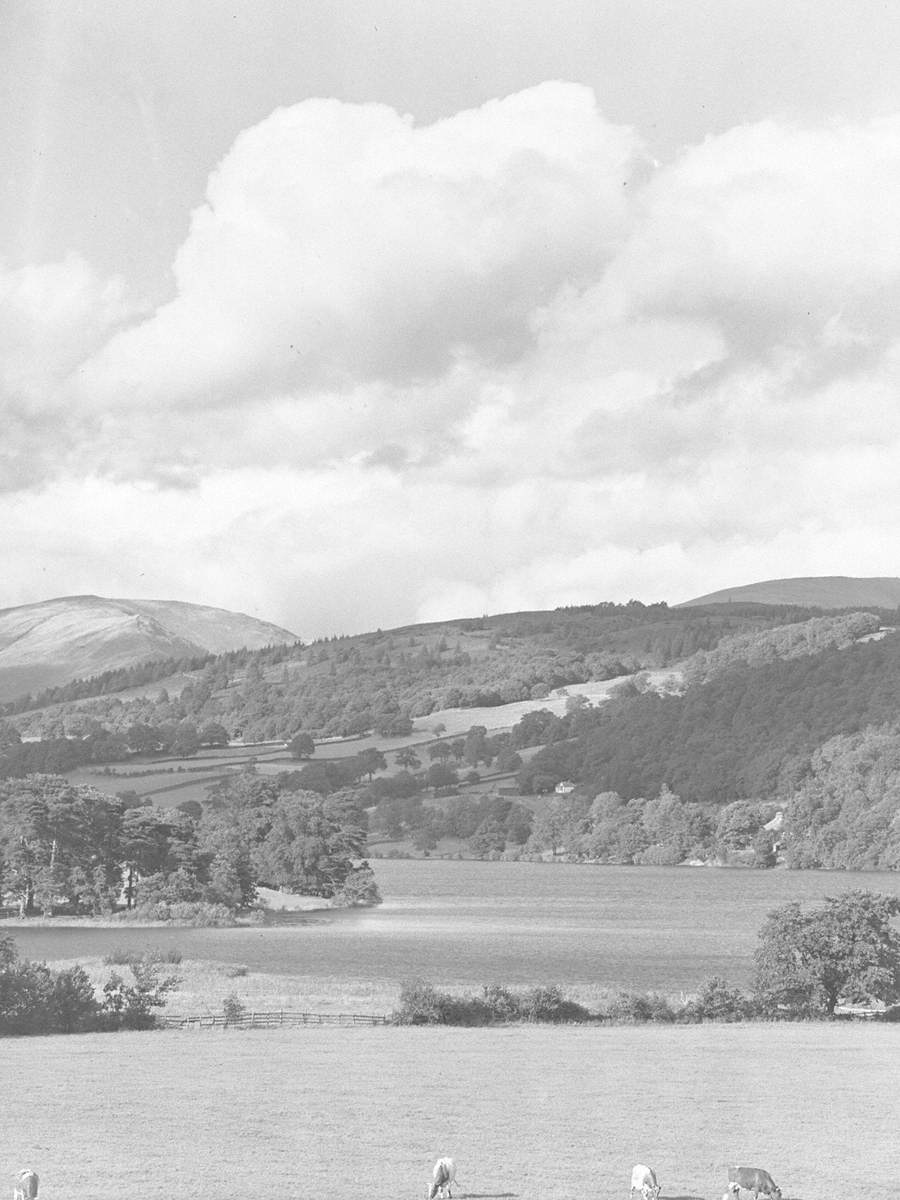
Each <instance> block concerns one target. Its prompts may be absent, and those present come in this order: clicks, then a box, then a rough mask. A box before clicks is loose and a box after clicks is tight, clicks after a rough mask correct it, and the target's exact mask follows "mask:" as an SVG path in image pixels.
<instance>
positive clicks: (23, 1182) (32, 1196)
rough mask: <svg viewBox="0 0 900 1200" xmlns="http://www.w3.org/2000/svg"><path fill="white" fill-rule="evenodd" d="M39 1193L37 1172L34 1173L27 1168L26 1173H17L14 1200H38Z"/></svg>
mask: <svg viewBox="0 0 900 1200" xmlns="http://www.w3.org/2000/svg"><path fill="white" fill-rule="evenodd" d="M37 1192H38V1177H37V1172H35V1171H32V1170H31V1168H30V1167H26V1168H25V1170H24V1171H19V1172H17V1174H16V1186H15V1189H14V1191H13V1200H36V1198H37Z"/></svg>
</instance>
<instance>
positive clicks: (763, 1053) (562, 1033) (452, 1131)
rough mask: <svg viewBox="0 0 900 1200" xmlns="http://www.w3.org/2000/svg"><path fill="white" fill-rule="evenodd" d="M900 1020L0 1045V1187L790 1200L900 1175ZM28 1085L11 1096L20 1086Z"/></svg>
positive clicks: (200, 1034)
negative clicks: (449, 1175)
mask: <svg viewBox="0 0 900 1200" xmlns="http://www.w3.org/2000/svg"><path fill="white" fill-rule="evenodd" d="M898 1054H900V1029H898V1028H895V1027H889V1026H873V1025H865V1026H863V1025H844V1024H830V1025H825V1024H823V1025H784V1026H771V1025H765V1026H759V1025H747V1026H702V1027H677V1028H660V1027H643V1028H633V1027H616V1028H602V1027H600V1028H598V1027H587V1028H585V1027H581V1028H579V1027H565V1028H548V1027H535V1026H515V1027H505V1028H500V1029H474V1030H472V1029H433V1028H432V1029H429V1028H412V1029H411V1028H396V1027H387V1028H377V1029H330V1028H316V1029H310V1028H305V1029H295V1030H274V1031H272V1032H260V1031H257V1032H250V1031H235V1030H232V1031H198V1030H189V1031H177V1032H176V1031H172V1032H164V1033H148V1034H131V1033H122V1034H107V1035H102V1034H101V1035H95V1034H90V1035H84V1036H70V1037H48V1038H23V1039H7V1040H5V1041H3V1042H0V1070H2V1072H3V1078H4V1079H6V1080H7V1081H9V1083H10V1084H12V1083H13V1081H18V1086H16V1087H15V1103H8V1104H6V1105H4V1106H3V1107H2V1109H0V1174H2V1175H3V1176H5V1177H6V1178H9V1176H10V1174H11V1173H12V1171H13V1170H15V1169H16V1168H18V1167H20V1166H23V1165H25V1164H30V1165H32V1166H34V1167H35V1169H37V1170H38V1172H39V1173H40V1175H41V1196H42V1197H46V1200H57V1197H60V1198H61V1197H63V1196H66V1197H69V1196H75V1197H77V1198H78V1200H101V1197H103V1198H105V1197H106V1196H108V1195H110V1194H114V1195H124V1196H132V1197H137V1198H139V1200H169V1197H171V1196H173V1195H177V1194H182V1193H184V1191H185V1189H186V1188H189V1189H190V1191H191V1193H192V1194H194V1195H197V1196H198V1197H200V1200H232V1198H234V1200H237V1198H238V1197H241V1200H243V1197H245V1196H246V1195H247V1193H248V1192H250V1191H259V1190H260V1188H261V1187H263V1186H264V1188H265V1191H266V1193H267V1194H272V1195H276V1196H278V1197H280V1198H283V1200H300V1198H301V1197H309V1196H312V1197H315V1198H316V1200H344V1198H345V1197H346V1196H347V1195H348V1194H349V1193H351V1192H353V1193H356V1194H358V1193H359V1192H360V1191H361V1190H362V1189H365V1190H366V1191H368V1192H373V1193H376V1194H380V1195H385V1196H387V1197H388V1198H389V1200H394V1198H396V1200H401V1198H403V1197H408V1198H410V1200H415V1198H421V1197H424V1194H425V1184H426V1180H427V1178H428V1175H429V1172H430V1168H431V1164H432V1163H433V1161H434V1159H435V1158H436V1157H437V1156H438V1155H439V1154H445V1153H449V1154H453V1155H454V1157H455V1158H456V1160H457V1163H458V1167H459V1184H458V1189H457V1190H456V1191H455V1193H454V1196H455V1198H457V1200H463V1198H465V1197H469V1198H470V1200H476V1198H477V1200H500V1198H504V1197H505V1198H508V1200H571V1198H572V1197H575V1196H588V1197H593V1198H595V1200H601V1198H602V1200H626V1197H627V1189H628V1183H629V1179H630V1171H631V1167H632V1164H633V1163H635V1162H648V1163H650V1164H651V1165H652V1166H653V1167H655V1169H656V1171H657V1175H658V1177H659V1180H660V1183H661V1185H662V1195H663V1197H664V1200H688V1198H703V1200H708V1198H713V1197H719V1196H720V1195H721V1194H722V1192H723V1190H724V1185H725V1179H726V1165H727V1164H728V1163H729V1162H740V1163H743V1164H750V1165H758V1166H762V1167H765V1168H767V1169H768V1170H770V1171H771V1172H772V1174H773V1175H774V1177H775V1179H776V1181H777V1182H778V1183H779V1184H780V1185H781V1187H782V1189H783V1192H784V1196H785V1198H786V1200H816V1198H817V1197H819V1196H821V1195H825V1196H837V1195H846V1196H850V1197H856V1196H863V1195H879V1194H881V1193H883V1192H884V1191H885V1190H886V1188H888V1187H889V1186H890V1183H889V1181H891V1180H893V1179H895V1178H897V1172H898V1170H900V1142H898V1139H897V1137H896V1119H897V1105H896V1100H895V1087H896V1063H897V1061H898ZM26 1081H27V1085H26Z"/></svg>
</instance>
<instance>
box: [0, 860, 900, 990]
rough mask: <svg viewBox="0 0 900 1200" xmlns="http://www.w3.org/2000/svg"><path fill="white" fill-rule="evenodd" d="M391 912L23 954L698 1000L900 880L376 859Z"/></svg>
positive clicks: (93, 940) (34, 943)
mask: <svg viewBox="0 0 900 1200" xmlns="http://www.w3.org/2000/svg"><path fill="white" fill-rule="evenodd" d="M372 865H373V868H374V870H375V873H376V876H377V878H378V883H379V887H380V888H381V892H382V895H383V896H384V897H385V903H384V904H383V905H382V906H381V907H379V908H377V909H367V910H357V911H351V912H333V913H332V912H327V911H325V912H322V913H318V914H315V915H314V916H313V917H311V918H309V919H308V920H307V923H304V924H286V925H271V926H265V927H258V928H237V929H166V928H152V929H147V928H131V927H128V926H126V925H123V926H122V927H116V928H112V929H109V928H103V929H100V928H83V927H79V928H65V927H58V926H34V927H31V928H27V929H20V928H15V929H11V930H10V932H11V933H13V935H14V936H15V938H16V942H17V944H18V946H19V950H20V952H21V953H22V954H23V955H25V956H27V957H30V958H35V959H47V960H54V959H60V958H76V957H79V956H82V957H95V956H102V955H104V954H107V953H109V951H110V950H111V949H113V948H114V947H128V948H133V949H135V950H139V949H141V948H143V947H146V946H162V947H169V946H174V947H177V948H178V949H179V950H181V952H182V953H183V955H184V957H185V958H190V959H198V960H201V961H219V962H231V963H245V964H246V965H247V966H248V967H249V968H250V969H251V970H252V971H265V972H271V973H276V974H279V973H280V974H285V975H292V976H302V977H308V978H329V979H335V980H351V979H369V980H378V981H381V982H382V983H386V984H388V985H396V987H397V988H399V985H400V983H401V982H402V981H403V980H406V979H411V978H415V977H421V978H424V979H427V980H429V981H431V982H433V983H436V984H442V985H449V984H465V985H469V986H471V987H476V988H477V987H480V986H481V984H483V983H490V982H498V983H506V984H513V985H523V984H538V983H559V984H561V985H563V986H579V987H583V986H600V987H614V988H620V987H621V988H633V989H636V990H657V991H662V992H667V993H678V992H680V991H691V990H694V989H696V987H697V986H698V984H700V983H701V982H702V981H703V980H704V979H707V978H709V977H710V976H711V975H715V974H719V975H724V976H725V977H726V978H727V979H728V980H729V981H730V982H732V983H734V984H743V985H746V984H748V983H749V982H750V978H751V974H752V967H753V963H752V956H753V950H754V948H755V945H756V937H757V932H758V930H759V928H760V926H761V925H762V923H763V921H764V920H765V917H766V913H767V912H768V911H769V910H770V909H772V908H774V907H776V906H778V905H781V904H785V903H787V902H789V901H792V900H797V901H800V902H802V903H803V904H804V905H806V904H809V903H817V902H820V901H821V900H822V899H823V898H824V897H825V896H826V895H837V894H839V893H840V892H843V891H847V890H849V889H851V888H863V889H868V890H872V891H882V892H888V893H890V894H891V895H895V896H900V873H882V872H878V873H875V872H867V873H859V872H826V871H781V870H775V871H750V870H738V869H731V870H727V869H716V868H686V867H594V866H587V865H579V864H559V863H552V864H549V863H548V864H542V863H514V862H509V863H488V862H458V861H443V860H431V859H424V860H415V861H403V860H375V861H374V862H373V864H372Z"/></svg>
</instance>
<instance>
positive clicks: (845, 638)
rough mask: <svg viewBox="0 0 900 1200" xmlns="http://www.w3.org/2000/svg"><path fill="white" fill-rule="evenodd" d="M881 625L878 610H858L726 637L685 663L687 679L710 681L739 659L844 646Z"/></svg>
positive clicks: (758, 660) (751, 661)
mask: <svg viewBox="0 0 900 1200" xmlns="http://www.w3.org/2000/svg"><path fill="white" fill-rule="evenodd" d="M880 627H881V618H880V617H877V616H875V614H874V613H865V612H854V613H842V614H840V615H839V616H835V617H817V618H813V619H811V620H809V621H802V622H797V623H795V624H793V625H779V626H776V628H774V629H766V630H762V631H761V632H752V633H740V634H736V635H734V636H731V637H724V638H722V640H721V641H720V642H719V644H718V645H717V646H716V647H715V648H714V649H712V650H698V651H697V653H696V654H694V655H692V656H691V658H689V659H688V660H687V662H686V663H684V665H683V668H682V670H683V674H684V683H685V686H688V687H690V686H691V685H692V684H697V683H706V682H707V681H708V680H710V679H712V678H713V677H714V676H716V675H719V674H721V673H722V671H724V670H726V669H727V668H728V667H730V666H733V665H734V664H736V663H742V664H746V665H747V666H748V667H759V666H762V665H763V664H764V663H770V662H775V661H776V660H782V661H785V660H787V659H792V658H803V657H805V656H807V655H810V654H821V653H822V651H823V650H829V649H831V648H835V649H838V650H843V649H845V648H846V647H847V646H852V645H853V643H854V642H856V641H858V640H859V638H861V637H865V636H867V635H871V634H874V633H876V632H877V631H878V629H879V628H880Z"/></svg>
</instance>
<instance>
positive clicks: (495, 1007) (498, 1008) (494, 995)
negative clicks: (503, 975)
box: [481, 983, 522, 1024]
mask: <svg viewBox="0 0 900 1200" xmlns="http://www.w3.org/2000/svg"><path fill="white" fill-rule="evenodd" d="M481 999H482V1003H483V1004H484V1006H485V1008H486V1009H487V1010H488V1012H489V1013H490V1014H491V1018H492V1019H493V1020H494V1021H497V1022H499V1023H500V1024H503V1023H504V1022H507V1021H520V1020H521V1019H522V1012H521V1007H520V1004H519V997H518V996H516V995H515V994H514V993H513V992H511V991H510V990H509V988H506V987H503V986H502V984H499V983H490V984H488V985H487V986H486V987H484V988H483V989H482V993H481Z"/></svg>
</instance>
